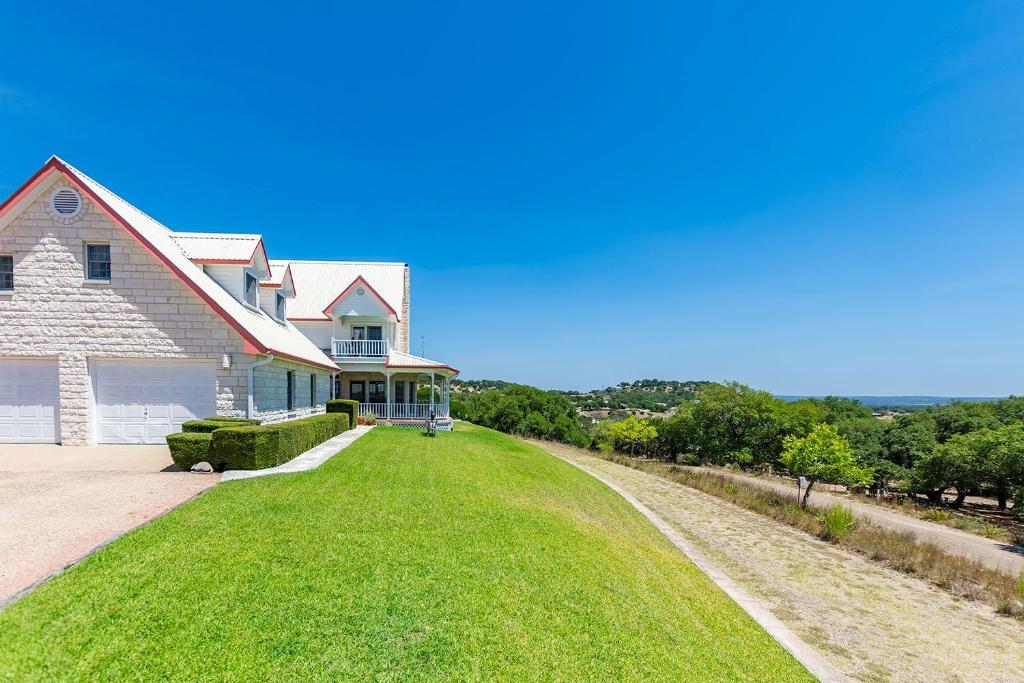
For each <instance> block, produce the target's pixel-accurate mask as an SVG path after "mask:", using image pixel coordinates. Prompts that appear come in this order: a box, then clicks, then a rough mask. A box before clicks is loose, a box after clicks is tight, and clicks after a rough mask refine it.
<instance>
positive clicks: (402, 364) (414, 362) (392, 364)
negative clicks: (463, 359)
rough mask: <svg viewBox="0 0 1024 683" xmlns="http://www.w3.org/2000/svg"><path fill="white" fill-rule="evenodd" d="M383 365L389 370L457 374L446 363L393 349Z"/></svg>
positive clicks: (456, 370)
mask: <svg viewBox="0 0 1024 683" xmlns="http://www.w3.org/2000/svg"><path fill="white" fill-rule="evenodd" d="M385 365H386V366H387V367H389V368H420V369H423V370H432V369H437V370H441V371H445V372H444V374H448V373H450V372H451V373H455V374H456V375H457V374H459V371H458V369H457V368H453V367H452V366H450V365H448V364H447V363H441V362H439V361H436V360H430V359H429V358H423V357H422V356H414V355H412V354H411V353H403V352H401V351H395V350H394V349H391V351H389V352H388V360H387V363H385ZM453 376H454V375H453Z"/></svg>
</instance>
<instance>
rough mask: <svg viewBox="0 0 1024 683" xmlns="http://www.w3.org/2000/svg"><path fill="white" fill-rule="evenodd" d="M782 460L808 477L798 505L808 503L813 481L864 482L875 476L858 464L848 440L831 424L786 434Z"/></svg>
mask: <svg viewBox="0 0 1024 683" xmlns="http://www.w3.org/2000/svg"><path fill="white" fill-rule="evenodd" d="M782 464H783V466H785V468H786V469H788V470H789V471H790V472H792V473H793V474H795V475H797V476H799V477H804V478H806V479H807V490H806V492H804V495H803V497H802V498H801V499H800V507H806V506H807V499H808V498H810V496H811V487H813V486H814V482H816V481H828V482H839V483H842V484H846V485H848V486H866V485H868V484H870V483H871V481H872V479H873V478H874V471H872V470H871V468H870V467H861V466H860V465H858V464H857V461H856V459H855V458H854V457H853V449H852V448H850V444H849V443H848V442H847V441H846V439H844V438H843V437H842V436H840V435H839V432H838V431H837V430H836V428H835V426H833V425H830V424H820V425H818V426H817V427H815V428H814V429H813V430H811V433H810V434H808V435H807V436H805V437H803V438H798V437H794V436H790V437H787V438H786V440H785V442H784V443H783V450H782Z"/></svg>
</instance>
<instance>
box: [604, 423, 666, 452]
mask: <svg viewBox="0 0 1024 683" xmlns="http://www.w3.org/2000/svg"><path fill="white" fill-rule="evenodd" d="M608 436H610V437H611V439H612V442H613V443H614V444H615V448H616V450H620V451H623V452H628V453H629V455H630V456H633V455H636V450H637V449H638V448H639V449H640V452H641V453H644V452H646V450H647V446H648V445H649V444H650V443H651V442H652V441H654V439H655V438H656V437H657V436H658V430H657V429H655V427H654V426H653V425H652V424H651V423H650V422H648V421H647V420H641V419H639V418H637V417H636V416H635V415H630V416H629V417H627V418H626V419H625V420H622V421H621V422H616V423H614V424H612V426H611V428H610V429H609V430H608Z"/></svg>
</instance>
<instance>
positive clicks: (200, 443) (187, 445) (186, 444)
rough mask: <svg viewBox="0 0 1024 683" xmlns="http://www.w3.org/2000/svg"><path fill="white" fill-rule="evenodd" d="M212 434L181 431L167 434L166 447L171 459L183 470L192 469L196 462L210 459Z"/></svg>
mask: <svg viewBox="0 0 1024 683" xmlns="http://www.w3.org/2000/svg"><path fill="white" fill-rule="evenodd" d="M212 441H213V436H212V435H211V434H210V433H209V432H182V433H180V434H168V435H167V447H168V448H170V450H171V460H173V461H174V464H175V465H177V466H178V467H180V468H181V469H183V470H185V471H186V472H187V471H188V470H190V469H192V465H195V464H196V463H197V462H203V461H206V462H209V461H210V444H211V443H212Z"/></svg>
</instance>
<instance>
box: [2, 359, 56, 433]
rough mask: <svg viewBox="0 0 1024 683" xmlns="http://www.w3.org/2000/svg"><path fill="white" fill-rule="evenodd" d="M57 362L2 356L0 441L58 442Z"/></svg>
mask: <svg viewBox="0 0 1024 683" xmlns="http://www.w3.org/2000/svg"><path fill="white" fill-rule="evenodd" d="M57 386H58V383H57V361H56V360H9V359H0V443H56V441H57V434H58V433H59V432H58V430H57V416H58V415H59V412H60V411H58V410H57V394H58V390H57Z"/></svg>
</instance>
